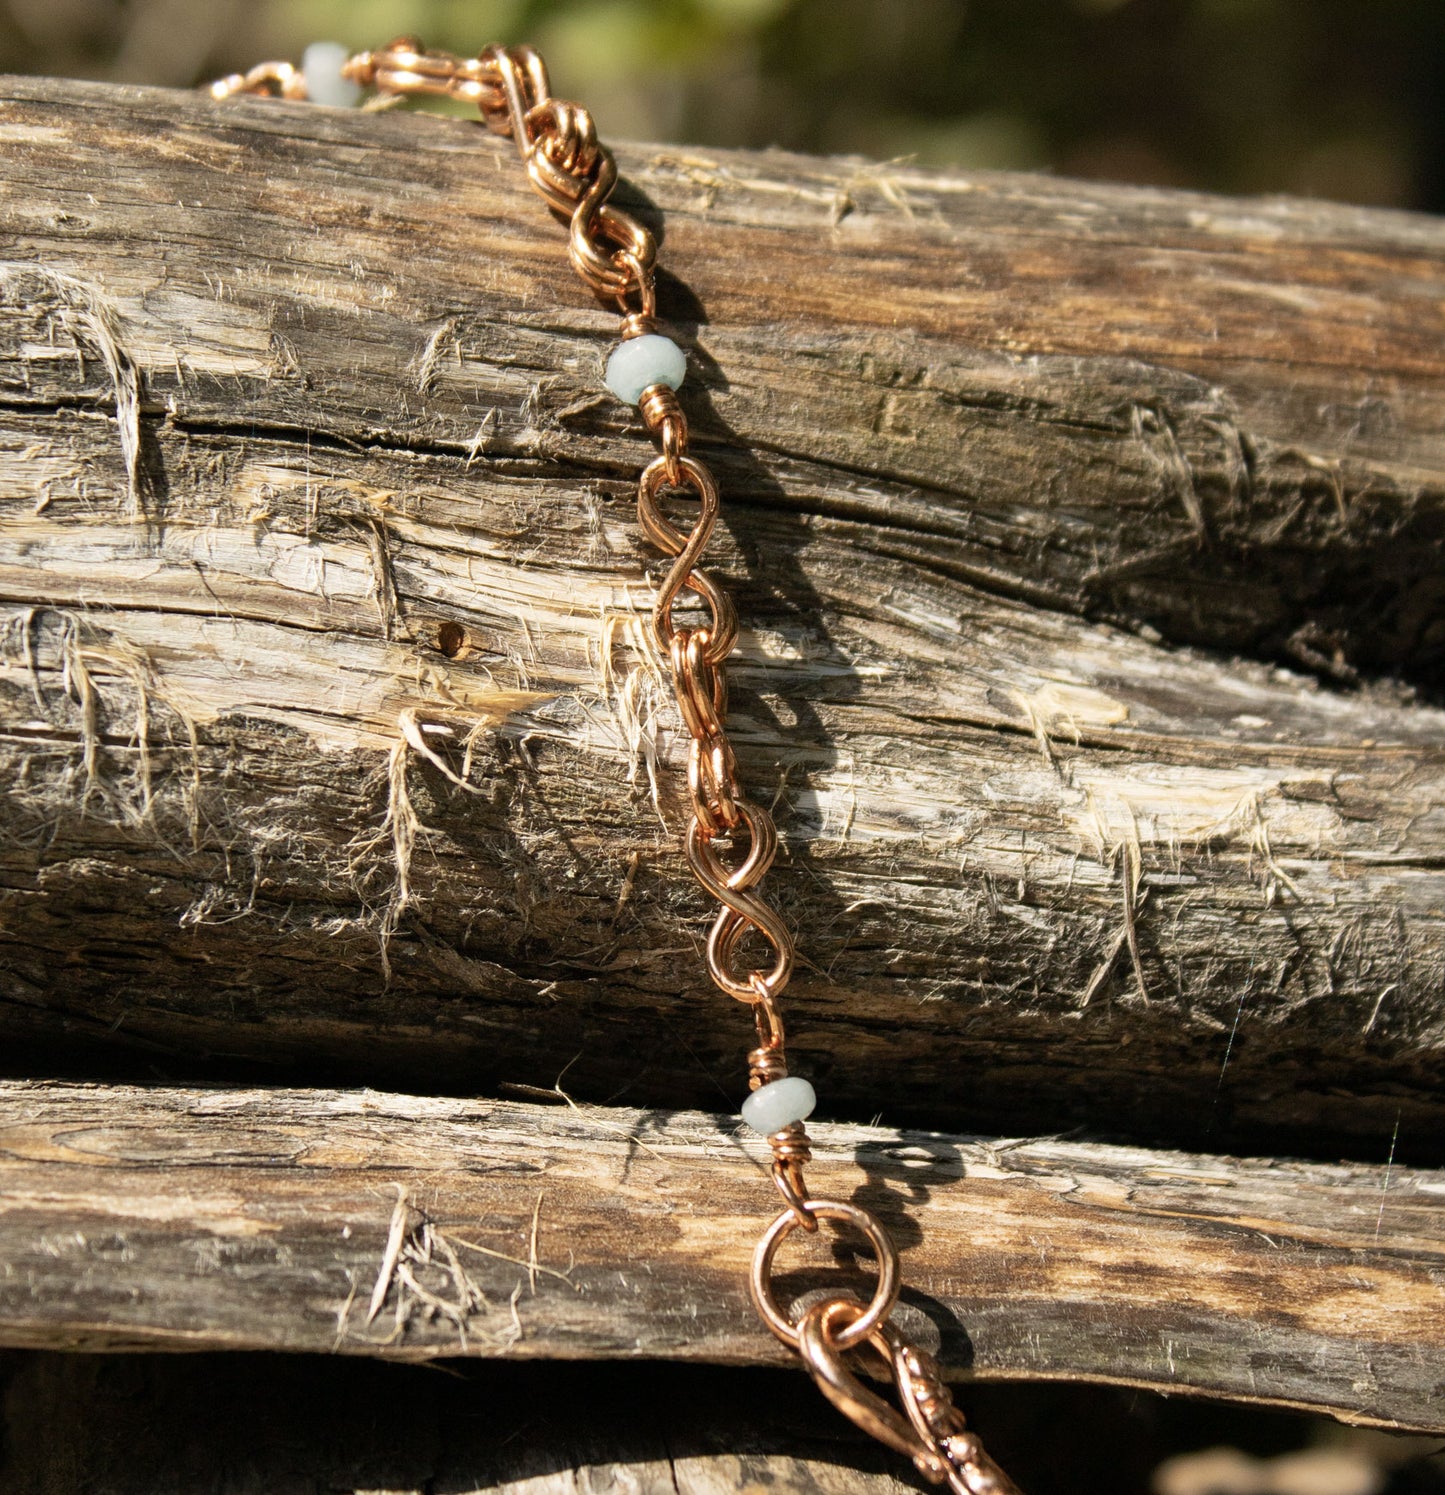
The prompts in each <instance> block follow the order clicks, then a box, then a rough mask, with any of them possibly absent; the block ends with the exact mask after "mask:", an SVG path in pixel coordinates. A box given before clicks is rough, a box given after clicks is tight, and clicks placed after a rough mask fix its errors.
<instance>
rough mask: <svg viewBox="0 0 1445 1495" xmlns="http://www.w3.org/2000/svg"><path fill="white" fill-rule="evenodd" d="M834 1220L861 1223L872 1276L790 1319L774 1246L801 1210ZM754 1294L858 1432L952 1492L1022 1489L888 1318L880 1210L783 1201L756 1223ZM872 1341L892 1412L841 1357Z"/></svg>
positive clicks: (895, 1283)
mask: <svg viewBox="0 0 1445 1495" xmlns="http://www.w3.org/2000/svg"><path fill="white" fill-rule="evenodd" d="M800 1213H805V1214H807V1215H809V1216H811V1217H813V1218H814V1219H818V1220H835V1221H840V1222H843V1223H846V1224H848V1225H852V1226H853V1227H854V1228H855V1229H857V1230H860V1231H861V1232H862V1233H863V1234H864V1235H865V1236H866V1237H867V1238H868V1242H869V1244H870V1245H871V1246H872V1247H873V1251H874V1254H875V1256H876V1257H877V1259H878V1282H877V1285H876V1286H875V1287H874V1289H873V1296H872V1298H871V1299H870V1300H869V1301H868V1303H866V1304H864V1303H860V1302H858V1301H857V1299H855V1298H825V1299H823V1301H822V1302H819V1303H814V1304H812V1305H811V1306H810V1307H808V1308H807V1309H805V1310H804V1312H803V1314H802V1317H801V1318H799V1319H798V1320H797V1321H796V1322H795V1321H794V1320H792V1319H790V1318H789V1317H788V1315H787V1314H786V1313H784V1311H783V1309H782V1307H781V1306H780V1305H779V1303H778V1299H777V1294H776V1293H775V1292H774V1290H773V1281H772V1279H773V1261H774V1259H775V1258H776V1256H777V1252H778V1247H779V1246H780V1245H782V1243H783V1241H784V1240H786V1239H787V1237H788V1236H789V1235H791V1234H792V1232H793V1231H794V1230H795V1229H797V1228H798V1227H799V1225H800V1224H801V1223H804V1222H802V1221H800V1219H799V1214H800ZM749 1285H750V1286H751V1288H752V1296H753V1304H754V1306H755V1307H756V1308H757V1310H758V1313H759V1315H760V1316H761V1317H762V1320H763V1322H764V1323H765V1324H766V1325H767V1326H768V1328H770V1329H771V1330H772V1331H773V1333H774V1334H776V1335H777V1336H778V1338H779V1339H781V1340H782V1341H783V1343H784V1344H786V1345H790V1346H791V1347H792V1348H793V1349H795V1350H796V1351H797V1352H798V1354H799V1355H800V1356H801V1357H802V1361H803V1364H804V1365H806V1366H807V1367H808V1371H809V1373H810V1374H811V1375H812V1377H813V1379H814V1380H815V1381H816V1382H817V1383H818V1386H819V1388H820V1389H821V1390H822V1392H823V1395H824V1396H826V1397H827V1398H828V1400H829V1401H830V1402H832V1403H833V1405H834V1406H835V1407H837V1408H838V1410H839V1411H840V1412H842V1413H843V1414H844V1416H846V1417H848V1418H850V1419H851V1420H852V1421H853V1422H855V1423H856V1424H857V1425H858V1426H859V1427H860V1428H862V1429H863V1431H864V1432H865V1433H868V1434H869V1435H870V1436H872V1437H874V1438H877V1439H879V1440H880V1441H881V1442H884V1443H886V1444H887V1445H888V1446H889V1447H890V1448H893V1449H896V1450H897V1451H898V1452H899V1453H901V1454H904V1455H906V1456H907V1457H908V1458H910V1459H912V1460H913V1463H914V1466H915V1467H916V1468H917V1469H918V1472H919V1473H920V1474H922V1475H923V1477H924V1478H925V1479H927V1480H931V1481H932V1482H933V1483H934V1484H936V1485H941V1484H944V1483H946V1484H947V1485H948V1488H949V1489H950V1490H951V1491H953V1492H954V1495H1021V1492H1020V1490H1019V1488H1018V1486H1017V1485H1016V1484H1014V1482H1013V1481H1012V1480H1011V1479H1010V1478H1009V1477H1008V1475H1006V1474H1005V1473H1004V1472H1003V1470H1002V1469H1000V1468H999V1466H998V1465H997V1464H995V1463H994V1461H993V1460H992V1459H991V1458H989V1456H988V1455H987V1454H986V1453H985V1452H984V1450H983V1445H982V1444H981V1443H980V1442H979V1440H978V1437H977V1435H976V1434H974V1433H971V1432H969V1431H968V1426H967V1424H966V1423H965V1421H964V1417H963V1413H962V1412H960V1411H959V1410H958V1408H957V1407H955V1406H954V1404H953V1397H952V1395H951V1394H950V1392H949V1389H948V1386H947V1384H946V1383H945V1382H944V1379H943V1375H942V1372H941V1371H940V1370H939V1368H938V1363H937V1361H935V1360H934V1358H933V1356H932V1355H930V1354H928V1352H927V1351H926V1350H921V1349H919V1348H918V1347H917V1346H916V1345H912V1344H909V1343H908V1341H907V1340H906V1339H904V1337H903V1335H902V1334H901V1333H900V1332H899V1330H898V1329H897V1327H896V1326H895V1325H894V1323H893V1321H892V1317H891V1316H892V1313H893V1308H894V1305H895V1304H896V1303H897V1301H898V1289H899V1268H898V1248H897V1247H896V1246H895V1245H894V1244H893V1240H892V1238H891V1237H890V1236H889V1234H888V1232H887V1231H886V1230H885V1229H884V1228H883V1226H882V1224H881V1223H880V1222H879V1220H878V1219H877V1218H876V1217H875V1216H874V1215H871V1214H870V1213H869V1212H868V1211H867V1210H865V1209H859V1207H858V1206H857V1205H855V1204H843V1203H841V1202H839V1201H836V1200H829V1199H807V1200H803V1201H801V1202H800V1207H796V1208H794V1209H788V1210H784V1212H783V1213H782V1214H781V1215H779V1216H778V1218H777V1219H776V1220H774V1221H773V1223H772V1224H771V1225H770V1226H769V1227H768V1228H767V1230H766V1231H764V1232H763V1235H762V1238H761V1239H760V1240H759V1241H758V1244H757V1248H756V1249H755V1250H754V1252H753V1270H752V1276H751V1279H750V1284H749ZM865 1345H866V1346H867V1347H869V1348H870V1349H872V1350H873V1351H874V1352H875V1353H876V1354H877V1355H878V1356H879V1357H881V1359H882V1360H883V1363H884V1365H885V1366H886V1367H887V1369H888V1373H889V1374H890V1375H891V1376H892V1377H893V1385H894V1388H895V1390H896V1391H897V1393H898V1401H899V1405H900V1406H901V1407H902V1408H903V1411H902V1413H901V1414H900V1413H899V1412H898V1410H897V1409H896V1408H894V1407H891V1406H889V1404H888V1403H887V1402H885V1401H884V1400H883V1398H882V1397H881V1396H879V1395H878V1394H877V1393H876V1392H873V1391H870V1390H869V1389H868V1388H867V1387H866V1386H865V1385H864V1384H863V1383H862V1382H861V1381H860V1380H859V1379H858V1377H857V1376H856V1375H854V1373H853V1371H852V1370H851V1369H850V1368H849V1367H848V1365H847V1363H846V1362H845V1360H844V1358H843V1357H844V1355H846V1354H847V1353H849V1352H850V1351H853V1350H859V1349H862V1348H863V1347H864V1346H865Z"/></svg>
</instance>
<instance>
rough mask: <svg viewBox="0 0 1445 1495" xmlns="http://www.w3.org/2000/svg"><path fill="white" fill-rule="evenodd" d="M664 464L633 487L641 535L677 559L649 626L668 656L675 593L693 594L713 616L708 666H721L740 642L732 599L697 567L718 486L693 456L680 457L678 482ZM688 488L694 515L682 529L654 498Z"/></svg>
mask: <svg viewBox="0 0 1445 1495" xmlns="http://www.w3.org/2000/svg"><path fill="white" fill-rule="evenodd" d="M668 465H669V464H668V460H667V458H666V457H656V458H654V459H653V460H652V461H651V462H649V463H648V464H647V466H646V467H645V468H644V469H643V471H642V477H641V478H640V479H639V480H638V485H637V518H638V522H639V523H640V524H641V525H642V528H643V532H644V533H645V534H646V535H647V538H648V539H649V540H651V541H652V543H653V544H654V545H656V546H657V548H658V549H659V550H660V551H662V553H663V554H664V555H670V556H676V557H677V559H676V560H675V561H674V562H673V564H672V569H671V570H670V571H669V572H668V573H667V576H666V578H665V579H664V581H663V583H662V586H661V587H660V588H659V590H658V594H657V601H656V602H655V603H654V604H653V609H652V628H653V632H654V633H655V634H656V635H657V641H658V643H659V645H660V646H661V647H662V648H663V649H665V650H668V651H669V652H670V651H671V649H672V641H673V639H674V637H676V635H677V633H678V627H677V624H676V623H674V622H673V618H672V609H673V605H674V603H676V601H677V598H678V594H679V593H680V592H682V591H684V590H691V591H694V592H696V593H697V594H698V596H699V597H701V598H702V600H703V601H704V602H705V603H706V604H707V608H708V612H709V613H710V614H711V617H710V619H709V621H708V623H707V645H706V653H707V657H708V660H709V661H710V662H711V663H712V664H719V663H720V662H721V661H722V660H724V659H726V658H727V656H728V655H729V654H731V653H732V650H733V645H734V644H736V643H737V638H738V615H737V609H736V608H735V607H734V606H733V603H732V599H731V598H730V597H728V596H727V595H726V593H724V592H723V591H721V590H720V589H719V587H718V586H717V584H716V583H715V582H714V581H713V579H712V578H711V577H710V576H709V575H708V574H707V572H705V571H703V570H702V569H701V568H700V567H699V566H698V564H697V560H698V557H699V556H700V555H701V554H702V553H703V551H704V550H706V549H707V543H708V541H709V540H710V539H711V538H712V532H713V529H714V527H715V526H716V525H717V518H718V509H719V500H718V490H717V482H716V480H715V479H714V478H713V475H712V474H711V473H710V472H709V471H708V470H707V468H705V467H704V466H703V465H702V463H701V462H698V461H697V460H696V459H695V458H692V457H682V456H680V457H678V458H677V460H676V464H675V466H676V469H677V472H678V474H679V475H680V476H681V477H682V479H683V483H682V484H676V485H675V484H674V483H673V481H672V479H671V478H670V477H669V476H668V470H667V469H668ZM684 485H685V486H686V487H689V488H691V489H692V490H693V492H694V493H696V494H697V500H698V516H697V521H696V523H695V524H694V525H693V527H692V528H691V529H690V530H680V529H678V527H677V526H676V525H675V524H673V523H672V521H671V520H670V519H668V518H667V516H666V515H665V514H664V513H663V512H662V510H661V509H660V508H659V507H658V502H657V500H658V495H659V494H660V493H661V492H662V490H663V489H664V488H668V487H673V486H679V487H680V486H684Z"/></svg>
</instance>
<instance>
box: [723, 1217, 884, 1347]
mask: <svg viewBox="0 0 1445 1495" xmlns="http://www.w3.org/2000/svg"><path fill="white" fill-rule="evenodd" d="M802 1208H803V1210H804V1211H805V1212H806V1213H807V1214H809V1215H811V1216H812V1217H813V1219H815V1220H844V1221H846V1222H847V1223H848V1224H849V1225H852V1226H854V1227H855V1228H856V1229H858V1230H860V1231H862V1233H863V1234H864V1235H866V1236H867V1237H868V1240H869V1242H870V1243H871V1244H872V1246H873V1250H874V1252H875V1253H876V1254H877V1257H878V1286H877V1287H875V1288H874V1289H873V1297H872V1300H871V1301H870V1302H869V1304H868V1306H867V1308H865V1309H864V1310H863V1311H862V1312H861V1313H860V1314H859V1315H858V1317H857V1318H856V1319H854V1320H853V1322H852V1323H851V1324H849V1325H848V1326H847V1328H845V1329H841V1330H840V1331H839V1332H838V1336H837V1338H836V1339H835V1340H834V1341H833V1343H834V1345H835V1346H836V1347H837V1348H838V1349H839V1350H851V1349H853V1348H854V1346H855V1345H860V1344H862V1343H863V1341H864V1340H865V1339H867V1338H868V1336H869V1335H870V1334H871V1333H872V1332H873V1331H874V1330H875V1329H876V1328H877V1327H878V1326H879V1324H881V1323H882V1322H883V1320H884V1319H886V1318H887V1317H888V1315H889V1314H890V1313H892V1312H893V1305H894V1304H895V1303H896V1302H897V1301H898V1286H899V1282H898V1251H897V1248H896V1247H895V1246H894V1244H893V1242H892V1240H891V1239H890V1238H889V1236H888V1232H887V1231H886V1230H884V1229H883V1227H882V1225H880V1224H879V1223H878V1221H877V1220H876V1219H874V1217H873V1216H872V1215H870V1214H869V1213H868V1211H867V1210H865V1209H859V1208H858V1207H857V1205H854V1204H843V1203H842V1202H841V1201H839V1200H835V1199H806V1200H803V1201H802ZM801 1224H802V1219H801V1218H800V1216H799V1215H798V1214H797V1213H796V1212H795V1211H794V1210H792V1209H785V1210H784V1211H783V1212H782V1214H781V1215H779V1216H778V1218H777V1219H776V1220H774V1221H773V1223H772V1224H771V1225H769V1226H768V1228H767V1230H765V1231H764V1232H763V1235H762V1238H761V1239H760V1240H759V1241H758V1244H757V1247H756V1248H755V1249H754V1251H753V1270H752V1277H751V1279H750V1280H749V1283H748V1285H749V1287H750V1288H751V1289H752V1295H753V1306H754V1307H755V1308H756V1309H757V1310H758V1313H759V1314H760V1315H761V1316H762V1320H763V1322H764V1323H765V1324H766V1325H767V1326H768V1328H770V1329H771V1330H772V1331H773V1333H774V1334H776V1335H777V1336H778V1338H779V1339H781V1340H782V1341H783V1343H784V1344H785V1345H788V1346H790V1347H791V1348H792V1349H795V1350H796V1349H797V1348H798V1330H797V1326H796V1325H794V1324H793V1323H791V1322H789V1320H788V1318H787V1316H786V1315H785V1314H784V1313H783V1310H782V1309H781V1308H779V1307H778V1300H777V1298H776V1297H774V1296H773V1284H772V1275H773V1258H774V1257H775V1256H776V1255H777V1252H778V1247H779V1246H781V1245H782V1244H783V1242H784V1241H785V1240H786V1239H787V1238H788V1237H789V1236H790V1235H791V1234H792V1233H793V1232H794V1231H795V1230H797V1229H798V1228H799V1227H800V1226H801Z"/></svg>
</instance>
